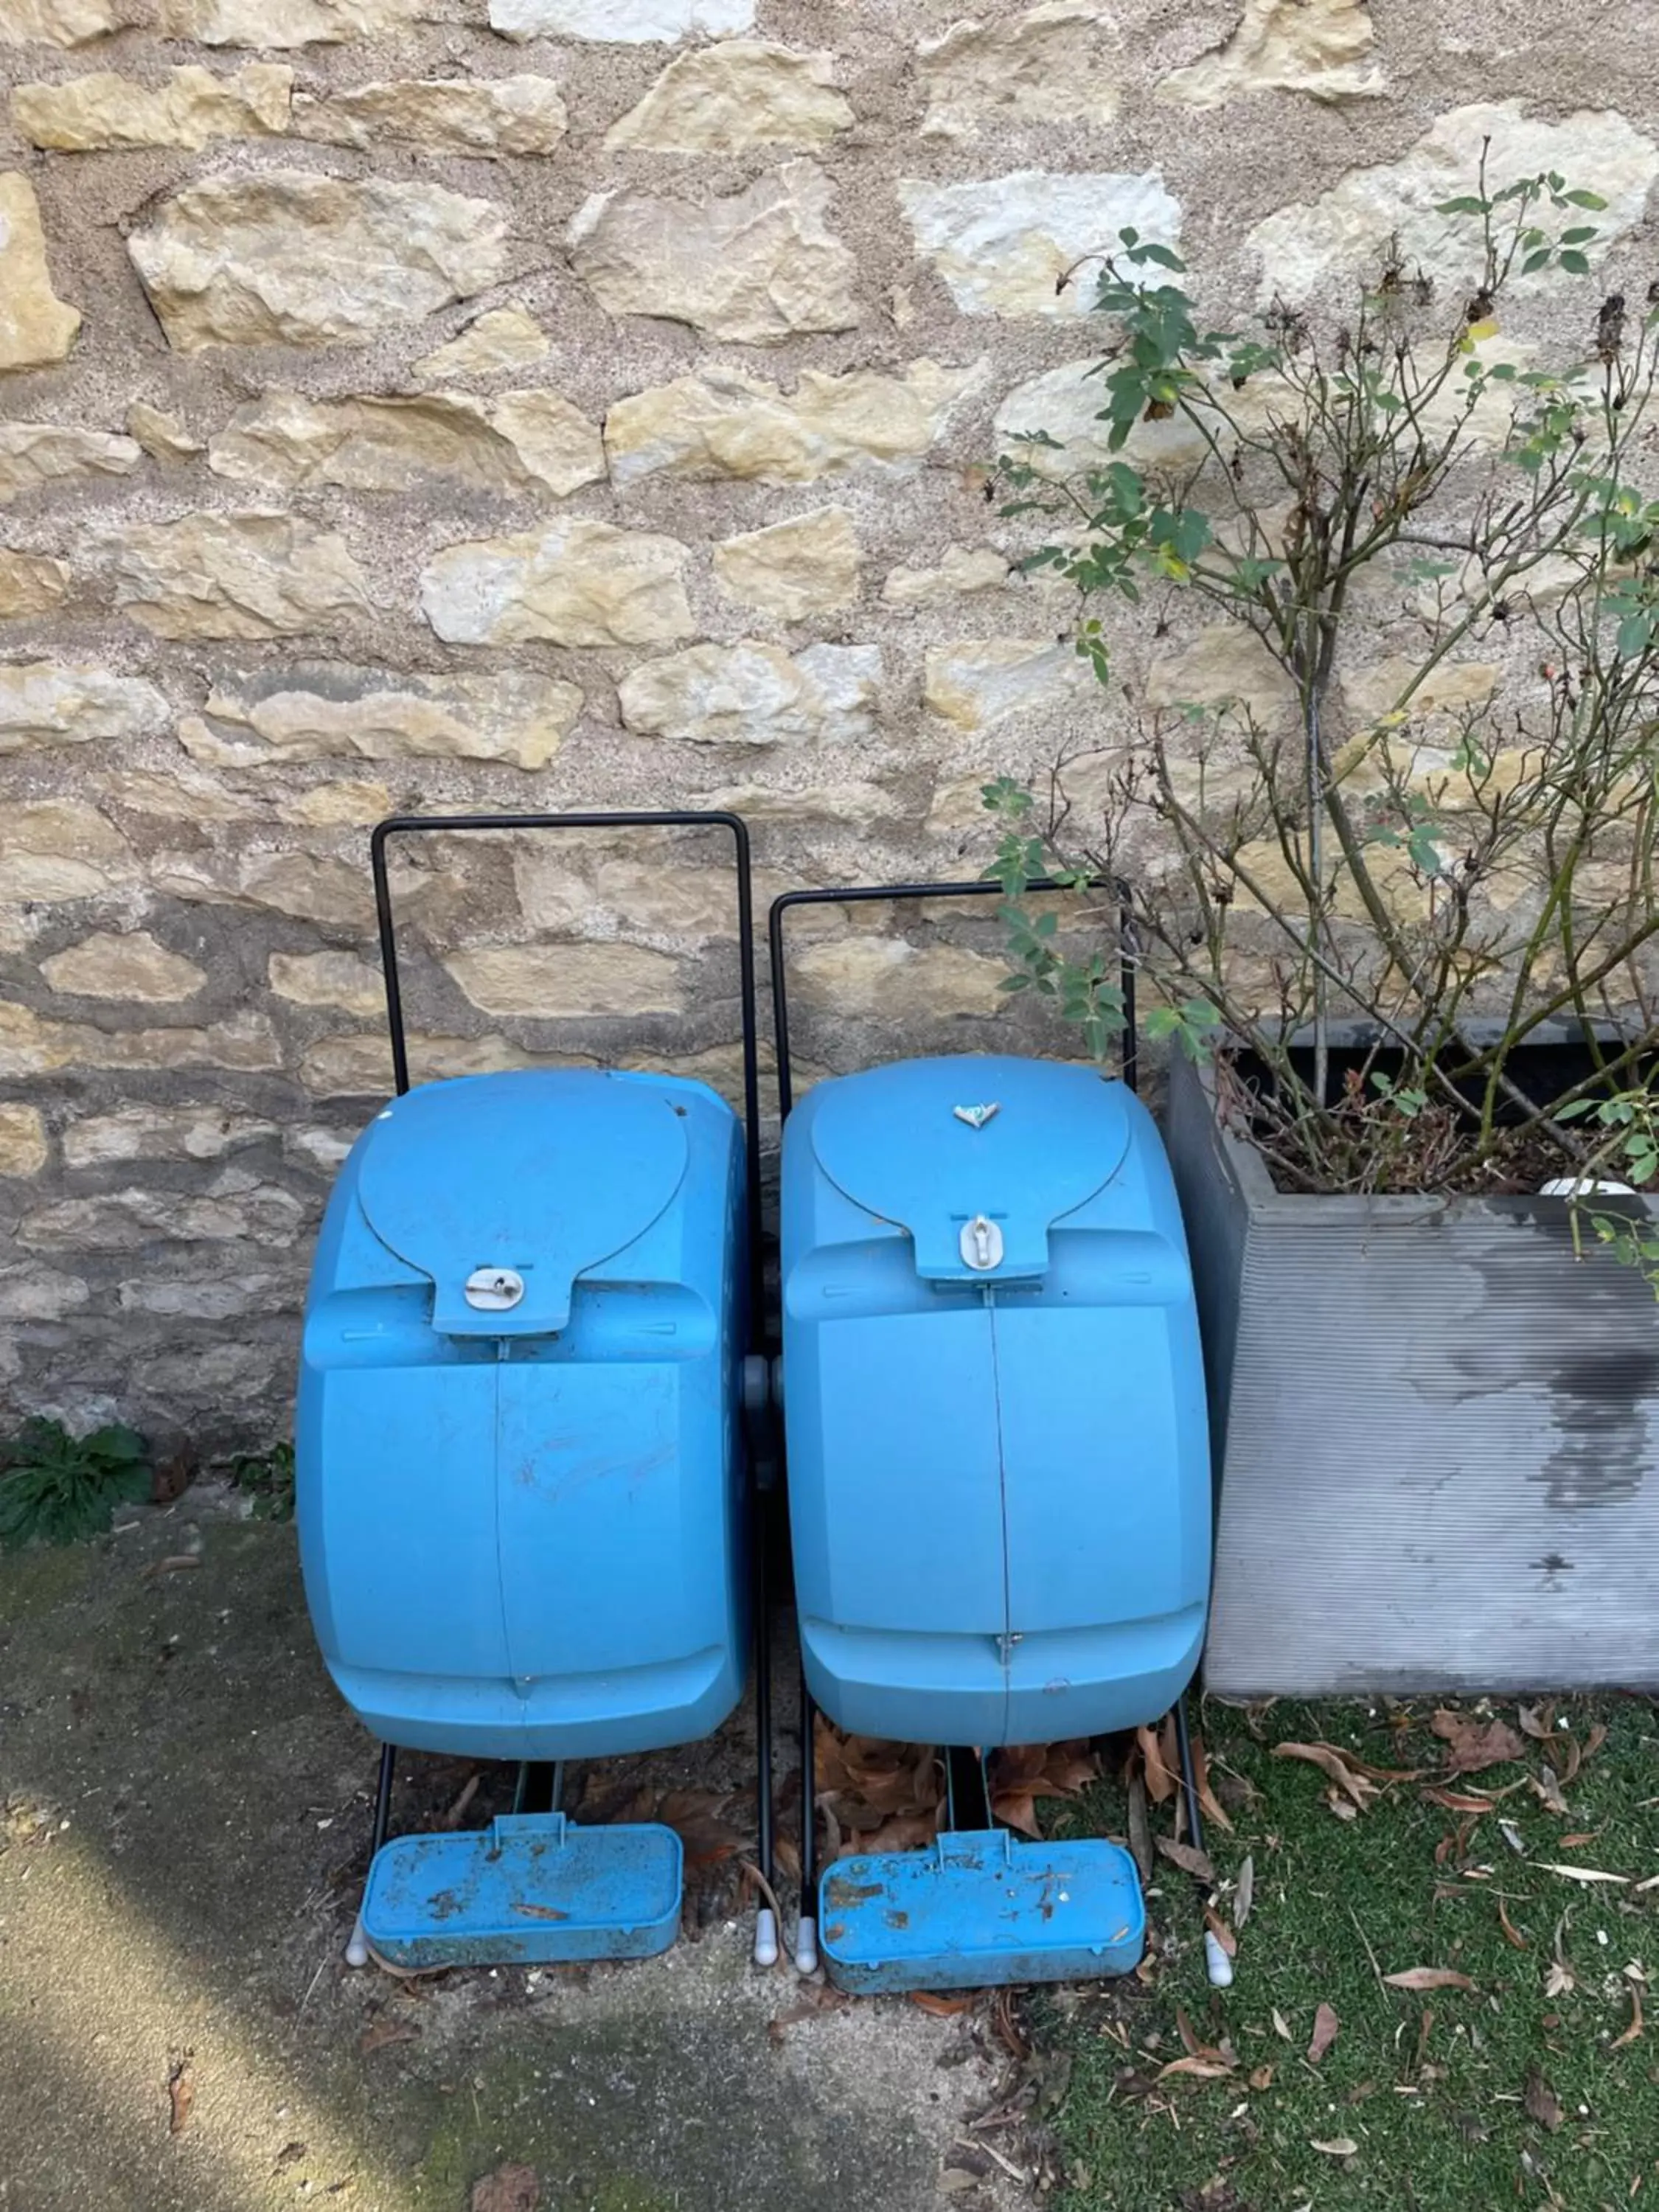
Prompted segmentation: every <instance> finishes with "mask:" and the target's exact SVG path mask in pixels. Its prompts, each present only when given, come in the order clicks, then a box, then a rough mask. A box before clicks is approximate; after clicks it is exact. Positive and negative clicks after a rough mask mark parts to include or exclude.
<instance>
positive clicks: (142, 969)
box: [40, 929, 207, 1006]
mask: <svg viewBox="0 0 1659 2212" xmlns="http://www.w3.org/2000/svg"><path fill="white" fill-rule="evenodd" d="M40 972H41V974H42V975H44V976H45V977H46V981H47V982H48V984H49V985H50V986H51V987H52V989H53V990H54V991H58V992H62V993H64V994H68V995H70V996H72V997H75V998H81V999H134V1000H140V1001H141V1002H143V1003H145V1004H151V1005H156V1006H161V1005H170V1004H172V1003H173V1002H174V1001H176V1000H179V999H191V998H194V997H195V995H196V994H197V992H198V991H199V990H200V989H201V987H202V986H203V985H204V983H205V982H206V981H207V970H206V969H204V968H198V967H197V964H196V963H195V962H194V961H193V960H185V959H184V958H183V957H181V956H180V955H179V954H178V953H176V952H169V951H167V947H166V945H160V944H158V943H157V942H156V940H155V938H153V937H151V936H150V935H149V933H147V932H146V931H144V930H142V929H136V930H133V931H132V932H131V933H130V934H127V935H125V936H123V935H119V934H118V933H115V932H113V931H110V930H103V931H100V932H99V933H97V934H96V935H95V936H92V937H83V938H82V939H81V941H80V943H79V944H78V945H70V946H69V947H68V948H67V950H65V951H62V952H55V953H54V954H53V955H52V958H51V959H50V960H43V961H42V962H41V963H40Z"/></svg>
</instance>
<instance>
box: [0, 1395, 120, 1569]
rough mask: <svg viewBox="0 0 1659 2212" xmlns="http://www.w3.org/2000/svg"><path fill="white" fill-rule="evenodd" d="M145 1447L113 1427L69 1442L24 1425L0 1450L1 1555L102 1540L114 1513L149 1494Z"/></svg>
mask: <svg viewBox="0 0 1659 2212" xmlns="http://www.w3.org/2000/svg"><path fill="white" fill-rule="evenodd" d="M149 1462H150V1454H149V1445H148V1444H147V1443H145V1441H144V1439H143V1437H141V1436H140V1435H139V1434H138V1432H137V1430H136V1429H129V1428H124V1427H123V1426H122V1425H120V1424H119V1423H118V1422H112V1423H111V1424H110V1425H107V1426H106V1427H104V1428H101V1429H94V1431H92V1433H91V1435H90V1436H85V1437H72V1436H71V1435H70V1432H69V1431H68V1430H67V1429H66V1428H65V1427H64V1425H63V1423H62V1422H61V1421H47V1420H40V1419H36V1420H28V1421H25V1422H24V1424H23V1425H22V1427H21V1429H19V1430H18V1431H17V1433H16V1435H15V1437H12V1438H11V1439H10V1441H9V1443H4V1444H0V1550H13V1551H15V1550H19V1549H21V1547H23V1546H24V1545H26V1544H36V1543H40V1544H74V1543H78V1542H80V1541H82V1539H83V1538H85V1537H88V1536H97V1535H101V1534H102V1533H103V1531H104V1530H105V1529H106V1528H108V1527H109V1524H110V1516H111V1515H112V1513H113V1512H114V1510H115V1509H116V1507H117V1506H118V1505H120V1504H133V1503H135V1502H137V1500H138V1499H141V1498H148V1497H149V1494H150V1480H151V1478H150V1463H149Z"/></svg>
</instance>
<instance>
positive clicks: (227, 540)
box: [104, 514, 373, 638]
mask: <svg viewBox="0 0 1659 2212" xmlns="http://www.w3.org/2000/svg"><path fill="white" fill-rule="evenodd" d="M104 542H105V544H106V546H107V547H108V549H109V550H111V551H112V553H113V556H114V560H115V599H116V605H118V606H119V607H121V608H123V609H124V610H125V611H126V612H127V613H128V614H129V615H130V616H131V618H132V620H133V621H134V622H137V623H143V626H144V628H145V629H148V630H152V631H154V632H155V635H156V636H158V637H173V638H191V637H199V638H255V637H297V636H302V635H310V634H313V633H314V632H315V631H317V630H319V629H321V630H324V631H325V632H326V631H327V630H329V629H331V628H334V627H336V626H337V624H338V623H341V622H343V621H350V620H352V619H354V618H356V617H362V616H365V615H368V614H369V613H370V612H371V611H373V602H372V601H371V600H370V599H369V596H368V584H367V580H366V578H365V577H364V575H363V572H362V569H361V568H359V567H358V566H357V563H356V561H355V560H354V559H353V557H352V555H351V552H350V550H349V547H348V546H347V544H346V542H345V540H344V538H339V537H337V536H335V535H334V534H333V533H332V532H329V531H323V530H319V529H318V527H317V526H316V525H315V524H314V523H312V522H307V521H304V520H301V519H300V518H299V517H297V516H294V515H287V514H185V515H181V516H180V517H179V520H177V521H176V522H148V523H145V522H134V523H125V524H123V525H121V526H118V528H116V529H114V530H112V532H109V533H108V534H107V536H106V539H105V541H104Z"/></svg>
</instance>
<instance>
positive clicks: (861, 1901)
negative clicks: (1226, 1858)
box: [818, 1828, 1146, 1996]
mask: <svg viewBox="0 0 1659 2212" xmlns="http://www.w3.org/2000/svg"><path fill="white" fill-rule="evenodd" d="M818 1904H819V1923H818V1925H819V1942H820V1944H821V1947H822V1950H823V1960H824V1965H825V1967H826V1970H827V1971H828V1972H829V1978H830V1979H831V1981H833V1982H835V1983H836V1984H838V1985H839V1986H840V1987H841V1988H842V1989H844V1990H852V1991H854V1993H855V1994H857V1995H860V1996H873V1995H877V1994H879V1993H880V1992H882V1991H884V1990H962V1989H988V1988H993V1987H996V1986H1000V1984H1004V1983H1010V1982H1069V1981H1082V1980H1087V1979H1092V1978H1097V1977H1101V1976H1106V1975H1113V1974H1127V1973H1132V1972H1133V1970H1134V1969H1135V1967H1136V1966H1139V1963H1140V1958H1141V1954H1142V1952H1143V1951H1144V1949H1145V1948H1146V1907H1145V1905H1143V1903H1142V1901H1141V1895H1140V1883H1139V1878H1138V1877H1137V1875H1136V1873H1135V1867H1134V1862H1133V1859H1132V1858H1131V1857H1129V1854H1128V1853H1127V1851H1126V1850H1123V1849H1122V1848H1121V1845H1119V1844H1113V1843H1109V1842H1107V1841H1106V1840H1105V1838H1103V1837H1085V1838H1081V1839H1080V1840H1078V1841H1075V1842H1071V1843H1046V1844H1035V1843H1024V1842H1019V1841H1017V1840H1016V1839H1015V1838H1012V1836H1010V1835H1009V1834H1008V1832H1007V1831H1006V1829H1002V1828H992V1829H987V1830H983V1831H973V1832H964V1833H962V1834H956V1835H948V1834H947V1835H943V1836H941V1837H940V1838H939V1841H938V1843H937V1844H935V1845H934V1847H933V1850H925V1851H876V1852H870V1853H867V1854H866V1855H864V1856H862V1857H852V1858H844V1859H839V1860H837V1861H836V1863H835V1864H834V1865H833V1866H831V1867H829V1868H827V1869H825V1871H824V1874H823V1879H822V1881H820V1883H819V1886H818Z"/></svg>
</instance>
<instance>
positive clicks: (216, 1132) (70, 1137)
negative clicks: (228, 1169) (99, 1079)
mask: <svg viewBox="0 0 1659 2212" xmlns="http://www.w3.org/2000/svg"><path fill="white" fill-rule="evenodd" d="M278 1133H279V1132H278V1130H277V1127H276V1123H275V1122H274V1121H256V1120H254V1119H252V1117H251V1116H249V1115H244V1114H232V1113H228V1112H226V1111H224V1110H223V1109H220V1108H217V1107H212V1106H127V1107H123V1108H122V1109H120V1111H119V1112H118V1113H114V1114H88V1115H84V1116H83V1117H82V1119H80V1120H79V1121H71V1122H70V1123H69V1124H68V1125H67V1127H65V1128H64V1165H65V1167H71V1168H101V1167H107V1166H109V1165H110V1164H112V1162H115V1161H118V1160H160V1159H168V1160H172V1159H182V1160H217V1159H222V1158H223V1157H224V1156H225V1154H226V1153H227V1152H238V1151H240V1149H241V1148H242V1146H245V1145H258V1144H262V1143H264V1141H265V1140H266V1139H268V1138H271V1137H275V1136H276V1135H277V1134H278Z"/></svg>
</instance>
